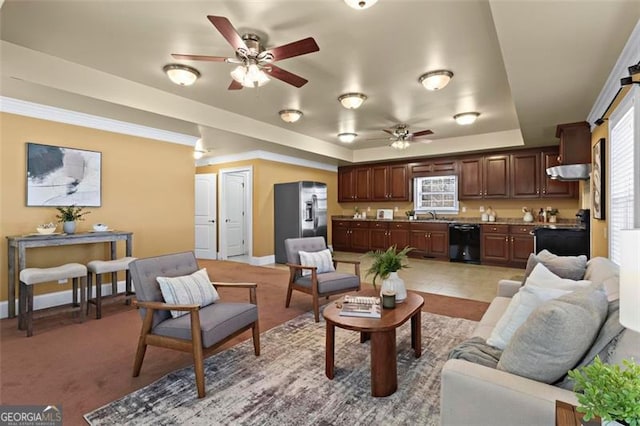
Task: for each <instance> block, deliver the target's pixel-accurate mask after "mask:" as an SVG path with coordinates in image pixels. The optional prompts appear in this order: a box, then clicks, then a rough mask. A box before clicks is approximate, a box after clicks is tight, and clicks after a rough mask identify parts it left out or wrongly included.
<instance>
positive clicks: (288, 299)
mask: <svg viewBox="0 0 640 426" xmlns="http://www.w3.org/2000/svg"><path fill="white" fill-rule="evenodd" d="M292 292H293V287H292V284H291V281H289V287H288V288H287V303H285V305H284V307H285V308H288V307H289V304H290V303H291V293H292Z"/></svg>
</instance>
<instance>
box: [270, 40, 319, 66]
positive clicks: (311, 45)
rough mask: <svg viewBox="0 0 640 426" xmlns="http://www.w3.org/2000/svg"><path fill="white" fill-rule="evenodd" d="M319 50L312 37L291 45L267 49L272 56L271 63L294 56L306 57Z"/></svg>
mask: <svg viewBox="0 0 640 426" xmlns="http://www.w3.org/2000/svg"><path fill="white" fill-rule="evenodd" d="M319 50H320V48H319V47H318V44H317V43H316V41H315V40H314V39H313V37H307V38H305V39H302V40H298V41H294V42H293V43H289V44H285V45H282V46H278V47H274V48H273V49H268V51H269V52H271V53H272V54H273V56H274V59H273V62H275V61H281V60H283V59H287V58H293V57H294V56H300V55H306V54H307V53H312V52H317V51H319Z"/></svg>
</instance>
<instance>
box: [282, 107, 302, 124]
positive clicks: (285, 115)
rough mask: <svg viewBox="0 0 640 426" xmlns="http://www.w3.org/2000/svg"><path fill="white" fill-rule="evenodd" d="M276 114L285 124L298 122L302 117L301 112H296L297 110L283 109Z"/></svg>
mask: <svg viewBox="0 0 640 426" xmlns="http://www.w3.org/2000/svg"><path fill="white" fill-rule="evenodd" d="M278 114H280V118H281V119H282V121H284V122H285V123H295V122H296V121H298V120H300V118H301V117H302V115H303V114H302V111H298V110H297V109H283V110H282V111H280V112H279V113H278Z"/></svg>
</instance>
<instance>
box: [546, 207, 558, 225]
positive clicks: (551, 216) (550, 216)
mask: <svg viewBox="0 0 640 426" xmlns="http://www.w3.org/2000/svg"><path fill="white" fill-rule="evenodd" d="M557 215H558V209H548V210H547V220H548V221H549V222H555V221H556V216H557Z"/></svg>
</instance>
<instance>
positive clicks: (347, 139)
mask: <svg viewBox="0 0 640 426" xmlns="http://www.w3.org/2000/svg"><path fill="white" fill-rule="evenodd" d="M356 136H358V135H357V134H356V133H339V134H338V140H339V141H340V142H343V143H351V142H353V141H354V140H355V139H356Z"/></svg>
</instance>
